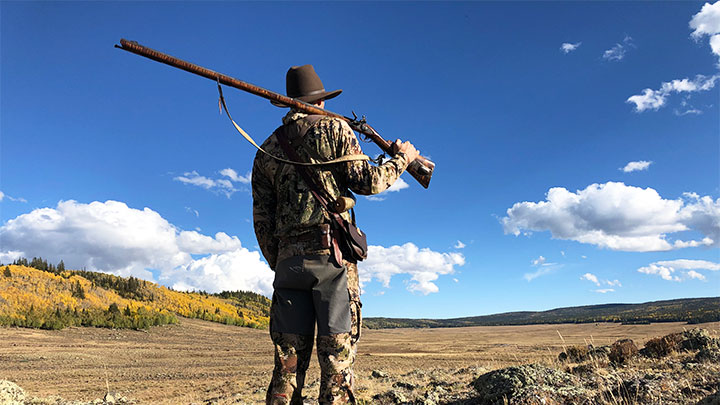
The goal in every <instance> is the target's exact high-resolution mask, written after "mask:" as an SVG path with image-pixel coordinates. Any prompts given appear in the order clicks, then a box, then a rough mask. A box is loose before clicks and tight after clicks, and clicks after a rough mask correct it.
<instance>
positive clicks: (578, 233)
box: [500, 182, 720, 252]
mask: <svg viewBox="0 0 720 405" xmlns="http://www.w3.org/2000/svg"><path fill="white" fill-rule="evenodd" d="M683 197H684V198H681V199H677V200H666V199H663V198H662V197H660V195H659V194H658V193H657V191H655V190H654V189H652V188H645V189H642V188H639V187H633V186H627V185H625V184H624V183H616V182H608V183H605V184H591V185H589V186H588V187H587V188H585V189H583V190H578V191H576V192H574V193H573V192H571V191H568V190H567V189H565V188H562V187H554V188H551V189H550V190H548V192H547V195H546V200H545V201H539V202H527V201H525V202H518V203H515V204H514V205H513V206H512V207H511V208H509V209H508V210H507V216H506V217H504V218H502V219H501V220H500V221H501V223H502V225H503V228H504V231H505V233H506V234H514V235H516V236H518V235H520V234H528V233H530V232H531V231H550V233H551V235H552V237H553V238H555V239H565V240H574V241H577V242H581V243H587V244H592V245H596V246H599V247H603V248H608V249H612V250H622V251H634V252H652V251H665V250H672V249H678V248H682V247H688V246H694V245H697V246H700V245H718V241H720V198H719V199H717V200H713V199H712V198H710V197H708V196H704V197H699V196H698V195H697V194H694V193H685V194H684V195H683ZM682 231H696V232H699V233H701V234H703V235H704V238H703V239H702V240H701V241H683V240H679V239H677V240H675V241H674V243H672V242H671V241H668V240H667V238H668V235H669V234H673V233H676V232H682Z"/></svg>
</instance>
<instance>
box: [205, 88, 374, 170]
mask: <svg viewBox="0 0 720 405" xmlns="http://www.w3.org/2000/svg"><path fill="white" fill-rule="evenodd" d="M218 91H219V92H220V105H222V107H223V109H224V110H225V114H227V116H228V118H229V119H230V122H232V124H233V126H234V127H235V129H236V130H237V131H238V132H239V133H240V134H241V135H242V136H243V137H244V138H245V139H246V140H247V141H248V142H250V144H252V145H253V146H254V147H256V148H257V149H258V150H259V151H260V152H262V153H264V154H266V155H268V156H270V157H271V158H273V159H275V160H277V161H279V162H283V163H289V164H291V165H300V166H322V165H331V164H335V163H341V162H351V161H355V160H370V157H369V156H367V155H345V156H341V157H339V158H337V159H333V160H329V161H325V162H317V163H309V162H301V161H299V160H287V159H283V158H281V157H277V156H275V155H273V154H271V153H269V152H267V151H265V149H263V148H261V147H260V146H258V144H257V143H256V142H255V140H254V139H253V138H252V137H251V136H250V135H248V133H247V132H245V131H244V130H243V129H242V128H240V126H239V125H238V124H237V123H236V122H235V120H233V119H232V117H231V116H230V111H228V108H227V105H226V104H225V97H223V94H222V87H220V84H219V83H218ZM277 132H278V131H275V133H276V135H277ZM288 156H289V155H288ZM291 159H294V158H292V157H291Z"/></svg>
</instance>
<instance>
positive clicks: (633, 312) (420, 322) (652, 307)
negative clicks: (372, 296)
mask: <svg viewBox="0 0 720 405" xmlns="http://www.w3.org/2000/svg"><path fill="white" fill-rule="evenodd" d="M678 321H679V322H688V323H702V322H714V321H720V297H711V298H684V299H676V300H667V301H654V302H646V303H642V304H602V305H587V306H581V307H569V308H557V309H551V310H549V311H542V312H529V311H524V312H506V313H502V314H494V315H484V316H473V317H466V318H452V319H403V318H365V319H364V325H365V326H366V327H368V328H370V329H385V328H448V327H460V326H495V325H531V324H541V323H590V322H622V323H650V322H678Z"/></svg>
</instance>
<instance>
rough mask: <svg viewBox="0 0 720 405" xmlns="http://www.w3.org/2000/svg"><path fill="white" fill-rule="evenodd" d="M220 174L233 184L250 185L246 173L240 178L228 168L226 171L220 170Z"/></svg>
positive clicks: (248, 174)
mask: <svg viewBox="0 0 720 405" xmlns="http://www.w3.org/2000/svg"><path fill="white" fill-rule="evenodd" d="M220 174H221V175H223V176H225V177H229V178H230V180H232V181H234V182H237V183H242V184H250V173H247V174H246V175H245V176H240V175H239V174H238V173H237V172H236V171H235V170H233V169H231V168H229V167H228V168H227V169H222V170H220Z"/></svg>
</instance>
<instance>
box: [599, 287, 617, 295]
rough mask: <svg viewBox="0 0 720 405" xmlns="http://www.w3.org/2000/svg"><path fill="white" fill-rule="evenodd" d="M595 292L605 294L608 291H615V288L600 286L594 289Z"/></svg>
mask: <svg viewBox="0 0 720 405" xmlns="http://www.w3.org/2000/svg"><path fill="white" fill-rule="evenodd" d="M595 292H597V293H600V294H605V293H609V292H615V289H613V288H600V289H597V290H595Z"/></svg>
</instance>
